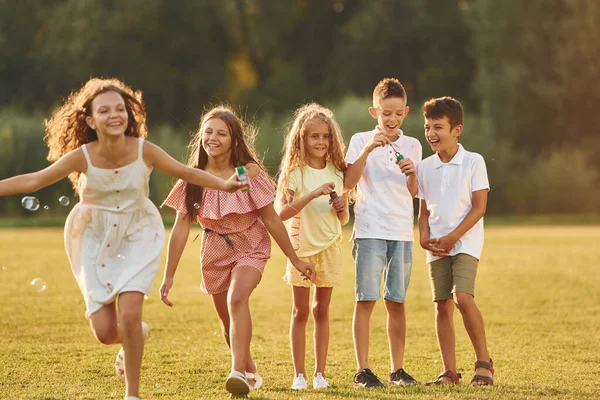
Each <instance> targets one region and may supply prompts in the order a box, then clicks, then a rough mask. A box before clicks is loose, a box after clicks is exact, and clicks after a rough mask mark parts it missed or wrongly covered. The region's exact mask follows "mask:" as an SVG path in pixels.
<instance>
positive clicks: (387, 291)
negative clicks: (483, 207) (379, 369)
mask: <svg viewBox="0 0 600 400" xmlns="http://www.w3.org/2000/svg"><path fill="white" fill-rule="evenodd" d="M406 100H407V98H406V91H405V90H404V87H403V86H402V84H401V83H400V82H399V81H398V80H397V79H391V78H388V79H384V80H382V81H381V82H379V83H378V84H377V86H376V87H375V90H374V91H373V107H370V108H369V113H370V114H371V116H372V117H373V118H374V119H376V120H377V126H376V127H375V129H373V130H371V131H369V132H362V133H357V134H355V135H354V136H352V139H351V140H350V145H349V146H348V152H347V154H346V164H347V166H348V169H347V171H346V175H345V177H344V186H345V187H346V188H347V189H351V188H353V187H355V186H356V185H357V184H358V190H357V194H356V203H355V206H354V214H355V222H354V231H353V238H354V247H353V249H352V255H353V258H354V261H355V264H356V304H355V308H354V318H353V321H352V331H353V336H354V351H355V353H356V361H357V373H356V374H355V375H354V386H355V387H357V388H358V387H380V386H384V384H383V383H382V382H381V381H380V380H379V379H378V378H377V376H376V375H375V374H374V373H373V372H372V371H371V369H370V368H369V335H370V320H371V314H372V312H373V308H374V306H375V303H376V301H377V300H378V299H379V297H380V286H381V277H382V275H383V277H384V279H385V282H384V299H385V306H386V309H387V313H388V317H387V337H388V342H389V350H390V364H391V373H390V378H389V379H390V383H391V384H394V385H414V384H416V383H417V382H416V381H415V379H414V378H413V377H412V376H410V375H409V374H408V373H407V372H405V371H404V369H403V362H404V342H405V336H406V315H405V310H404V302H405V300H406V290H407V289H408V283H409V281H410V273H411V269H412V248H413V238H414V234H413V224H414V216H413V198H414V197H415V195H416V194H417V190H418V185H417V180H416V168H415V163H418V162H419V161H421V157H422V148H421V144H420V143H419V141H418V140H417V139H415V138H412V137H407V136H405V135H404V133H403V132H402V131H401V130H400V126H402V122H403V121H404V118H405V117H406V115H407V114H408V111H409V108H408V106H407V105H406Z"/></svg>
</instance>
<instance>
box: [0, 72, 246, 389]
mask: <svg viewBox="0 0 600 400" xmlns="http://www.w3.org/2000/svg"><path fill="white" fill-rule="evenodd" d="M45 125H46V137H45V139H46V141H47V144H48V147H49V149H50V150H49V153H48V160H50V161H53V162H54V161H55V162H54V163H53V164H52V165H50V166H49V167H47V168H46V169H43V170H41V171H38V172H34V173H30V174H24V175H19V176H15V177H13V178H9V179H5V180H2V181H0V196H7V195H12V194H22V193H31V192H35V191H38V190H40V189H42V188H43V187H46V186H48V185H51V184H53V183H54V182H57V181H58V180H60V179H63V178H65V177H66V176H69V179H70V180H71V182H72V183H73V186H74V188H75V191H76V192H77V193H78V194H79V197H80V201H79V203H78V204H77V205H75V207H74V208H73V210H72V211H71V213H70V214H69V216H68V218H67V222H66V224H65V249H66V251H67V256H68V258H69V261H70V263H71V268H72V270H73V274H74V275H75V279H76V280H77V283H78V285H79V288H80V289H81V293H82V294H83V298H84V300H85V304H86V312H85V316H86V318H88V319H89V320H90V325H91V327H92V331H93V333H94V335H95V336H96V338H97V339H98V340H99V341H100V342H101V343H103V344H113V343H122V346H123V348H122V349H121V351H120V352H119V355H118V356H117V362H116V366H117V373H118V374H124V376H125V380H126V399H130V400H132V399H138V398H139V377H140V367H141V363H142V353H143V347H144V341H145V339H146V338H147V336H148V333H149V328H148V326H147V324H145V323H143V322H142V304H143V301H144V295H145V294H148V292H149V291H150V289H151V286H152V281H153V279H154V275H155V274H156V271H157V269H158V267H159V264H160V253H161V251H162V247H163V244H164V227H163V223H162V220H161V217H160V215H159V213H158V210H157V209H156V207H155V205H154V204H153V203H152V202H151V201H150V200H149V199H148V193H149V189H148V180H149V178H150V173H151V171H152V168H153V167H156V168H157V169H158V170H159V171H162V172H164V173H165V174H167V175H170V176H173V177H177V178H179V179H181V180H184V181H187V182H190V183H193V184H194V185H198V186H204V187H209V188H214V189H220V190H225V191H228V192H234V191H236V190H237V189H239V187H240V183H239V182H238V181H237V179H236V178H235V176H232V177H231V178H230V179H229V180H223V179H220V178H218V177H216V176H214V175H212V174H209V173H207V172H205V171H203V170H200V169H196V168H190V167H187V166H185V165H183V164H181V163H179V162H177V161H176V160H174V159H173V158H171V157H170V156H169V155H168V154H167V153H165V152H164V151H163V150H162V149H161V148H159V147H157V146H156V145H154V144H152V143H150V142H147V141H145V140H143V138H144V137H146V135H147V128H146V112H145V109H144V105H143V102H142V96H141V92H133V91H132V90H131V88H129V87H127V86H126V85H125V84H124V83H122V82H121V81H119V80H117V79H96V78H93V79H90V80H89V81H88V82H87V83H86V84H85V85H84V86H83V87H82V88H81V89H80V90H79V91H77V92H75V93H73V94H71V95H70V96H69V98H68V99H67V100H66V101H65V102H64V103H63V104H62V105H61V106H60V107H59V108H57V109H56V110H55V111H54V113H53V115H52V118H50V120H46V121H45ZM117 302H118V311H117V307H116V306H117Z"/></svg>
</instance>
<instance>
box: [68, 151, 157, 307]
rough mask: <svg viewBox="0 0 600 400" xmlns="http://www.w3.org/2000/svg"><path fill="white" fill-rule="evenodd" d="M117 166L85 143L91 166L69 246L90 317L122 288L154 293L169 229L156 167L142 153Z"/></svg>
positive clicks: (70, 223) (72, 215) (82, 184)
mask: <svg viewBox="0 0 600 400" xmlns="http://www.w3.org/2000/svg"><path fill="white" fill-rule="evenodd" d="M138 141H139V148H138V158H137V160H136V161H134V162H132V163H131V164H128V165H125V166H124V167H121V168H116V169H103V168H96V167H94V166H93V165H92V163H91V161H90V156H89V153H88V150H87V148H86V146H85V145H83V146H82V147H81V148H82V150H83V154H84V155H85V158H86V160H87V166H88V167H87V172H86V173H85V174H81V175H80V177H79V181H78V183H77V186H78V189H79V197H80V201H79V203H77V205H75V207H73V209H72V210H71V212H70V213H69V216H68V217H67V221H66V223H65V249H66V251H67V256H68V257H69V261H70V263H71V269H72V270H73V275H74V276H75V279H76V280H77V284H78V285H79V288H80V290H81V293H82V294H83V298H84V300H85V304H86V312H85V316H86V318H90V315H91V314H93V313H94V312H96V311H98V310H99V309H100V308H101V307H102V306H103V305H105V304H109V303H111V302H113V301H114V300H115V299H116V296H117V295H118V294H119V293H123V292H131V291H134V292H142V293H144V294H148V293H149V291H150V290H151V288H152V281H153V280H154V276H155V275H156V271H157V270H158V267H159V265H160V254H161V251H162V248H163V245H164V241H165V229H164V225H163V222H162V218H161V216H160V214H159V212H158V209H157V208H156V206H155V205H154V203H152V202H151V201H150V199H149V198H148V194H149V186H148V181H149V179H150V173H151V172H152V168H148V166H147V165H146V163H145V162H144V159H143V158H142V149H143V145H144V141H143V140H142V139H138Z"/></svg>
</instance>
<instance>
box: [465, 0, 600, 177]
mask: <svg viewBox="0 0 600 400" xmlns="http://www.w3.org/2000/svg"><path fill="white" fill-rule="evenodd" d="M469 4H470V5H471V7H470V10H469V13H468V15H469V16H470V18H469V19H468V20H469V21H470V25H471V26H472V29H473V39H474V44H475V46H474V52H475V56H476V59H477V61H478V79H477V88H478V91H479V94H480V96H481V99H482V102H483V106H484V110H485V113H486V115H487V116H489V118H490V119H491V127H492V128H493V133H494V134H495V135H497V136H498V137H507V138H510V140H511V141H512V142H513V143H514V144H515V146H516V148H517V149H519V150H523V151H525V152H527V153H528V154H530V155H539V154H542V153H544V152H548V151H550V150H551V149H556V148H559V147H561V148H564V147H567V148H571V147H580V146H585V147H586V148H588V149H589V150H590V151H593V152H598V151H600V141H598V140H591V138H594V137H596V126H597V125H598V124H599V123H600V114H599V113H598V112H597V111H596V110H597V108H598V106H599V105H600V93H599V92H598V91H597V90H596V89H595V87H596V83H597V82H598V81H599V80H600V67H599V66H598V63H597V62H596V61H595V60H596V58H597V54H598V43H599V42H600V3H598V2H597V1H580V0H560V1H552V2H548V1H544V0H531V1H526V2H524V1H523V2H519V1H508V2H498V1H494V0H476V1H471V2H469ZM591 161H592V162H593V164H594V165H595V167H596V168H600V162H599V161H598V158H597V157H596V158H595V159H594V160H591Z"/></svg>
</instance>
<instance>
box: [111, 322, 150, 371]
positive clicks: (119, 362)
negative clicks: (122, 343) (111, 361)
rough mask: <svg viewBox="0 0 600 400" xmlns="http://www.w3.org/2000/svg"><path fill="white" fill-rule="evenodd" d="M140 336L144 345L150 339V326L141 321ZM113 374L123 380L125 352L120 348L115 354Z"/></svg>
mask: <svg viewBox="0 0 600 400" xmlns="http://www.w3.org/2000/svg"><path fill="white" fill-rule="evenodd" d="M142 334H143V335H144V344H145V343H146V342H147V341H148V338H149V337H150V326H149V325H148V324H147V323H145V322H144V321H142ZM115 372H116V373H117V376H118V377H119V378H121V379H123V380H125V350H123V348H122V347H121V350H119V352H118V353H117V358H116V359H115Z"/></svg>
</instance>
